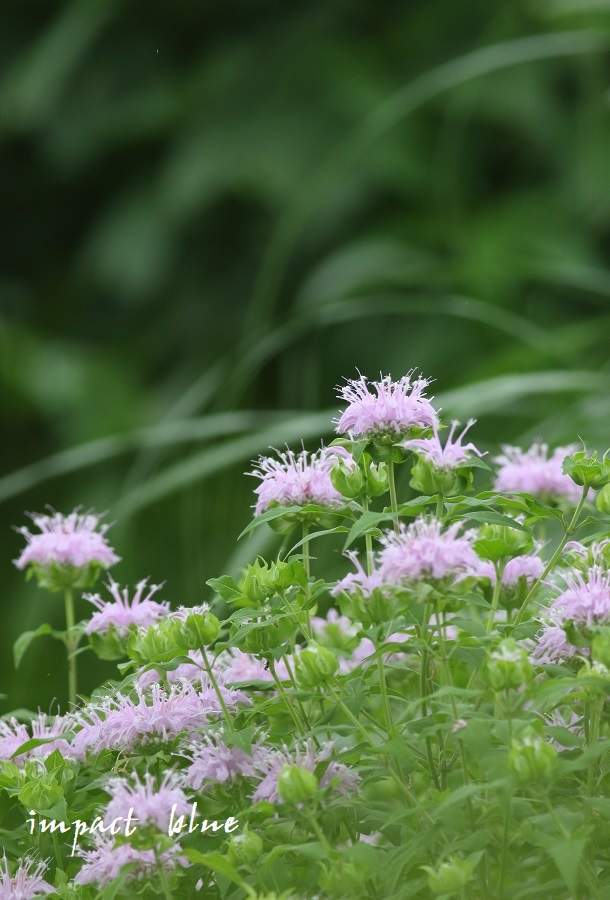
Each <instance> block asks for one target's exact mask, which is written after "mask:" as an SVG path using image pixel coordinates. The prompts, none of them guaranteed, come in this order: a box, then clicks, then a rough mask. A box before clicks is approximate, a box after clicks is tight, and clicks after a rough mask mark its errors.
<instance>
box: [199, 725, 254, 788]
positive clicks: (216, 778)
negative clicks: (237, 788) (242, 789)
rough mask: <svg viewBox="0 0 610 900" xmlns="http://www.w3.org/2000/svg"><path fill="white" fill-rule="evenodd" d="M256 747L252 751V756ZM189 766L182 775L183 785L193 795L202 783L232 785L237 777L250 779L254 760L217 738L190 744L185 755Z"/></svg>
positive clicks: (202, 739)
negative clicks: (229, 783) (188, 760)
mask: <svg viewBox="0 0 610 900" xmlns="http://www.w3.org/2000/svg"><path fill="white" fill-rule="evenodd" d="M259 747H260V745H258V744H255V745H253V747H252V750H253V753H256V752H257V750H258V749H259ZM185 755H186V757H187V759H190V766H189V767H188V769H187V770H186V772H185V775H184V780H185V783H186V784H187V785H188V786H189V787H190V788H192V789H193V790H195V791H200V790H201V789H202V787H203V785H204V784H205V783H206V782H215V783H217V784H224V782H226V781H235V779H236V778H237V777H238V776H243V777H246V778H249V777H250V776H252V775H254V773H255V768H254V760H253V758H252V756H249V755H248V754H247V753H246V752H245V751H244V750H241V749H240V748H239V747H228V746H227V745H226V744H225V743H224V742H223V741H222V740H221V736H220V735H214V736H213V737H211V736H207V735H206V736H203V735H202V736H201V740H200V741H197V742H193V743H191V744H190V745H189V746H188V747H187V751H186V753H185Z"/></svg>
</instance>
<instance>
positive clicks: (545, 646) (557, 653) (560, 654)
mask: <svg viewBox="0 0 610 900" xmlns="http://www.w3.org/2000/svg"><path fill="white" fill-rule="evenodd" d="M536 641H537V643H536V646H535V647H534V649H533V650H532V651H531V653H530V659H531V661H532V662H533V663H534V664H535V665H549V664H551V663H555V664H559V663H562V662H565V660H566V659H571V658H572V657H574V656H588V654H589V648H588V647H575V646H574V645H573V644H570V643H569V641H568V639H567V637H566V633H565V631H564V630H563V628H562V627H561V625H557V624H556V623H553V622H551V623H549V624H547V625H546V626H545V628H544V629H543V631H542V632H541V633H540V634H539V635H538V637H537V638H536Z"/></svg>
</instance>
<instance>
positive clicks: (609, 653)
mask: <svg viewBox="0 0 610 900" xmlns="http://www.w3.org/2000/svg"><path fill="white" fill-rule="evenodd" d="M591 656H592V657H593V659H594V660H595V662H597V663H601V664H602V665H603V666H606V667H608V668H610V628H608V627H607V626H606V627H603V626H602V627H600V629H599V631H598V632H597V634H596V635H595V637H594V638H593V640H592V642H591Z"/></svg>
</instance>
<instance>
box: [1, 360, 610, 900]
mask: <svg viewBox="0 0 610 900" xmlns="http://www.w3.org/2000/svg"><path fill="white" fill-rule="evenodd" d="M428 388H429V382H428V380H426V379H425V378H423V377H416V375H415V374H414V373H409V374H408V375H406V376H404V377H403V378H401V379H400V380H399V381H392V380H391V378H390V377H389V376H387V377H383V378H381V379H380V380H379V381H378V382H369V381H368V380H367V379H366V378H364V377H360V378H359V379H358V380H356V381H348V382H347V383H346V384H345V386H343V387H341V388H340V389H339V394H340V397H341V399H342V401H343V403H344V407H343V409H342V410H341V412H340V414H339V416H338V418H337V420H336V423H335V424H336V431H337V435H338V436H337V438H336V440H334V441H333V442H332V443H331V444H330V445H329V446H327V447H323V448H321V449H319V450H317V451H315V452H313V453H309V452H307V451H305V450H302V451H300V452H293V451H292V450H290V449H286V451H283V452H279V453H278V452H274V453H272V454H270V455H269V456H266V457H262V458H261V459H259V460H258V461H257V462H256V463H255V466H254V470H253V472H252V474H253V475H254V476H255V477H256V478H257V481H258V484H257V486H256V489H255V494H256V502H255V515H254V518H253V520H252V522H251V524H250V525H249V526H248V528H247V529H246V531H245V532H244V534H246V533H250V532H251V531H252V530H253V529H256V528H259V527H268V526H271V527H272V528H273V529H275V530H276V531H278V532H279V533H280V534H281V535H283V536H284V538H283V543H282V547H281V550H280V552H279V554H278V555H277V557H276V558H274V559H268V560H265V559H261V558H258V559H256V560H254V561H253V562H252V564H251V565H249V566H248V567H247V569H246V570H245V571H244V572H243V573H242V576H241V578H239V579H236V580H235V579H233V578H231V577H229V576H226V575H222V574H221V573H218V574H217V577H215V578H211V579H210V580H209V581H208V585H209V587H210V594H209V596H208V597H206V598H203V599H204V600H205V602H202V603H201V605H198V606H195V607H183V606H181V607H178V608H173V609H172V608H171V606H170V604H169V603H168V602H167V601H166V600H163V599H161V598H162V596H163V589H162V587H160V586H157V585H150V584H149V583H148V581H147V580H146V579H144V580H143V581H141V582H140V583H139V584H138V585H137V586H136V587H135V588H134V589H131V588H129V587H123V586H120V585H119V584H118V583H117V582H116V581H115V580H114V578H113V577H112V576H110V575H109V574H107V573H108V570H109V569H111V568H112V567H113V566H114V565H115V564H116V563H118V562H119V558H118V556H117V555H116V553H115V551H114V549H113V548H112V547H111V546H110V544H109V543H108V538H107V526H105V525H102V524H101V522H100V517H98V516H96V515H94V514H93V513H87V514H82V513H81V512H80V511H78V510H76V511H75V512H73V513H71V514H70V515H68V516H63V515H61V514H59V513H54V512H51V513H50V514H48V515H34V516H32V519H33V525H32V526H31V528H23V529H21V530H22V531H23V534H24V537H25V539H26V546H25V548H24V550H23V552H22V554H21V555H20V557H19V558H18V559H17V560H16V561H15V562H16V565H17V566H18V567H19V568H21V569H24V570H25V571H26V572H27V574H28V575H31V576H34V577H35V578H36V579H37V580H38V583H39V585H40V587H41V588H42V589H44V590H49V591H55V592H61V593H63V595H64V598H65V612H66V628H65V630H63V631H58V630H53V629H51V628H50V626H48V625H46V624H42V625H41V626H40V627H39V628H38V629H37V630H36V631H34V632H28V633H27V634H25V635H23V636H22V637H21V638H20V639H19V640H18V641H17V643H16V645H15V659H16V663H17V664H19V663H20V661H21V657H22V656H23V654H24V653H26V652H27V648H28V646H29V645H30V643H31V642H32V640H34V639H35V638H37V637H38V636H40V635H51V636H52V637H54V638H56V639H57V640H60V641H62V642H63V644H64V645H65V648H66V654H67V669H68V692H67V695H66V696H67V699H68V702H67V705H66V708H65V712H64V713H63V714H58V715H55V716H49V715H45V714H44V713H41V712H39V713H38V714H33V713H32V714H31V715H29V716H26V715H24V714H23V711H21V712H20V714H19V715H17V714H15V715H11V714H8V715H5V716H3V717H2V720H0V760H2V762H1V763H0V765H1V769H0V798H1V799H0V803H1V807H0V808H1V811H2V841H3V847H4V856H3V859H2V860H0V897H19V898H26V900H27V898H34V897H41V896H58V897H61V898H65V900H68V898H83V900H87V898H91V900H93V898H98V897H102V898H105V900H111V898H124V897H138V896H141V897H155V896H159V897H164V898H166V900H169V898H191V897H200V896H204V897H210V898H235V900H239V898H249V900H255V898H256V900H263V898H265V900H272V898H273V900H279V898H286V900H288V898H301V897H302V898H327V897H328V898H340V900H344V898H345V900H346V898H373V900H378V898H387V900H392V898H396V900H398V898H430V897H441V898H442V897H446V898H450V897H457V898H477V900H478V898H480V900H488V898H497V900H502V898H510V900H520V898H535V900H540V898H543V897H544V898H546V897H563V898H583V900H584V898H596V897H598V898H602V897H606V896H609V895H610V850H609V849H608V847H609V841H608V837H609V835H610V800H609V799H608V798H607V796H606V794H607V787H608V770H609V765H610V763H609V757H608V752H607V751H608V749H609V747H610V742H609V740H608V738H609V736H610V725H609V718H608V707H607V703H606V700H607V696H608V692H609V691H610V520H608V519H607V518H606V516H607V514H608V513H609V512H610V463H609V461H608V459H607V458H606V456H604V457H603V458H602V459H601V460H600V459H598V458H597V455H596V453H590V452H587V451H586V450H584V449H582V450H579V449H578V447H564V448H558V449H556V450H554V451H551V450H549V448H548V447H547V446H546V445H545V444H542V443H537V444H534V446H532V447H531V448H529V449H528V450H525V451H524V450H522V449H519V448H516V447H508V446H504V447H502V449H501V453H500V454H499V455H498V456H496V457H495V458H491V459H490V458H489V457H488V455H487V454H485V453H483V452H481V451H480V450H479V449H477V447H476V446H475V444H474V443H472V442H470V441H467V440H466V435H467V433H468V432H469V429H470V428H471V427H472V425H473V424H474V423H473V422H469V423H468V424H467V425H466V427H465V428H464V429H462V430H461V432H459V433H458V428H459V426H458V425H457V423H452V424H451V427H450V429H449V430H448V431H446V430H445V427H444V426H443V424H442V423H441V419H440V415H439V412H438V411H437V410H436V409H435V407H434V405H433V402H432V399H431V398H430V397H429V396H428V394H427V391H428ZM401 467H404V468H407V469H408V470H409V472H410V482H409V486H410V492H409V495H408V497H407V498H404V497H400V496H399V494H398V491H397V487H396V483H397V478H396V476H397V472H399V471H400V469H401ZM475 475H476V478H477V480H478V481H480V482H483V484H482V485H481V484H480V485H479V490H478V492H476V491H475V487H474V483H475ZM405 480H406V479H404V478H402V479H401V481H403V482H404V481H405ZM481 486H487V487H491V489H489V490H483V491H481V490H480V487H481ZM337 536H338V537H337ZM338 539H340V540H342V541H343V542H344V547H343V549H344V553H345V561H344V564H343V566H342V571H341V572H340V573H339V577H338V578H337V577H334V578H331V577H329V574H328V572H327V571H326V570H325V569H326V568H327V567H326V566H323V565H321V564H320V563H319V562H318V557H319V556H320V555H321V554H320V553H319V552H318V548H319V547H321V546H322V543H323V542H324V541H327V542H329V541H334V542H336V541H337V540H338ZM335 574H336V573H335ZM100 576H104V577H105V584H104V585H103V586H102V587H99V578H100ZM96 585H98V587H97V588H96ZM94 588H96V592H95V593H93V592H92V591H93V590H94ZM83 590H85V591H86V592H85V593H84V594H83V596H84V598H85V600H86V601H88V602H89V603H90V604H91V607H92V614H91V616H90V618H89V619H88V620H85V621H81V622H76V620H75V613H74V610H75V592H77V591H79V592H82V591H83ZM87 648H89V649H90V650H91V651H93V652H94V653H95V654H97V656H98V657H100V658H101V659H104V660H109V661H114V662H116V664H117V666H118V671H117V675H116V677H115V678H114V679H112V680H110V681H108V682H106V683H105V684H103V685H101V686H100V687H99V688H98V689H97V690H95V691H94V692H93V694H92V695H91V696H88V697H84V696H82V695H81V694H79V692H78V680H77V679H78V672H77V663H78V660H79V654H80V653H81V652H82V650H83V649H87Z"/></svg>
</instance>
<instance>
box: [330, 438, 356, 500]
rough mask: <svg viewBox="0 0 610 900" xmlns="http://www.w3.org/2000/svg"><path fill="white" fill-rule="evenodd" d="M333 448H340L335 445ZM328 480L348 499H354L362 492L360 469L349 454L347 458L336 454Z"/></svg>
mask: <svg viewBox="0 0 610 900" xmlns="http://www.w3.org/2000/svg"><path fill="white" fill-rule="evenodd" d="M334 449H336V450H339V449H341V448H339V447H336V448H334ZM330 480H331V481H332V485H333V487H334V489H335V490H336V491H338V492H339V493H340V494H341V496H342V497H347V499H348V500H355V498H356V497H359V496H360V495H361V494H362V490H363V488H364V476H363V474H362V470H361V469H360V467H359V466H358V465H357V464H356V463H355V462H354V460H353V459H352V457H351V456H349V459H348V458H346V457H344V456H339V455H337V456H336V458H335V460H333V465H332V468H331V470H330Z"/></svg>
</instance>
